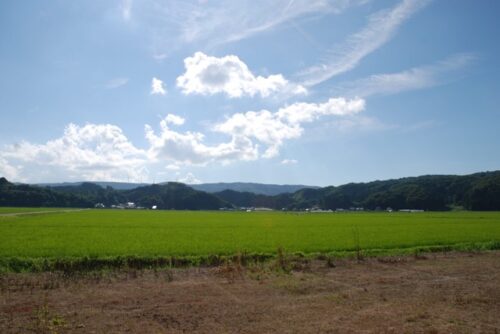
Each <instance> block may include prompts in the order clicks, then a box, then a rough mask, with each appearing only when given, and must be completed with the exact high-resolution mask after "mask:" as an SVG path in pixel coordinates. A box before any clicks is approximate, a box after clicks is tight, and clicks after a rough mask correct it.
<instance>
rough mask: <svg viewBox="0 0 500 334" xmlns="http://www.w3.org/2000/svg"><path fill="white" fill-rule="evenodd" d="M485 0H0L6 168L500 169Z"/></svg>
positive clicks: (270, 176) (1, 152) (170, 177)
mask: <svg viewBox="0 0 500 334" xmlns="http://www.w3.org/2000/svg"><path fill="white" fill-rule="evenodd" d="M499 16H500V2H499V1H496V0H481V1H473V0H467V1H466V0H434V1H432V0H273V1H267V0H249V1H243V0H242V1H235V0H220V1H212V0H203V1H202V0H192V1H171V0H164V1H159V0H141V1H138V0H109V1H97V0H85V1H83V0H81V1H79V0H75V1H63V0H52V1H41V0H30V1H17V0H5V1H1V2H0V41H1V44H0V74H1V75H0V116H1V117H0V176H4V177H6V178H7V179H8V180H10V181H14V182H26V183H43V182H63V181H67V182H72V181H123V182H148V183H153V182H156V183H158V182H165V181H179V182H184V183H200V182H203V183H207V182H261V183H278V184H307V185H319V186H326V185H340V184H345V183H348V182H366V181H373V180H382V179H391V178H399V177H406V176H418V175H425V174H468V173H474V172H479V171H487V170H497V169H500V151H499V147H500V145H499V144H500V108H499V106H500V94H499V93H500V39H499V36H500V25H499V24H498V17H499Z"/></svg>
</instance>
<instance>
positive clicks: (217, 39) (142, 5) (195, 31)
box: [120, 0, 369, 57]
mask: <svg viewBox="0 0 500 334" xmlns="http://www.w3.org/2000/svg"><path fill="white" fill-rule="evenodd" d="M368 1H369V0H273V1H267V0H241V1H233V0H220V1H197V2H194V1H180V0H165V1H140V2H134V22H136V21H137V22H140V23H141V24H142V25H143V26H144V27H145V29H146V31H148V36H149V38H151V40H152V42H153V48H154V49H155V50H154V54H155V55H158V54H160V55H163V57H166V56H167V54H168V53H170V52H171V51H172V50H174V49H176V48H182V47H183V46H186V45H196V47H197V48H198V49H201V50H207V49H210V48H212V47H215V46H217V45H222V44H226V43H231V42H237V41H240V40H244V39H247V38H250V37H253V36H255V35H258V34H262V33H265V32H268V31H272V30H273V29H276V28H278V27H280V26H283V25H284V24H285V23H287V22H291V21H292V20H297V19H299V18H303V17H311V16H324V15H329V14H339V13H341V12H343V11H345V10H346V9H347V8H350V7H353V6H358V5H362V4H365V3H366V2H368ZM120 11H121V13H122V16H123V17H124V18H126V17H128V19H125V21H129V19H130V17H131V2H130V0H124V2H123V4H122V5H121V6H120ZM166 46H168V49H167V48H166Z"/></svg>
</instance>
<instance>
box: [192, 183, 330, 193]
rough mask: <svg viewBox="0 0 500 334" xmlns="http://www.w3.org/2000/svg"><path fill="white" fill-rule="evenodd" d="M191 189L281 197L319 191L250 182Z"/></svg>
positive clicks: (310, 187)
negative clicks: (231, 191) (282, 195)
mask: <svg viewBox="0 0 500 334" xmlns="http://www.w3.org/2000/svg"><path fill="white" fill-rule="evenodd" d="M189 186H190V187H191V188H193V189H196V190H201V191H206V192H208V193H217V192H221V191H224V190H233V191H238V192H249V193H254V194H260V195H269V196H274V195H279V194H284V193H294V192H296V191H297V190H299V189H303V188H309V189H318V188H320V187H316V186H304V185H295V184H293V185H290V184H283V185H281V184H263V183H249V182H232V183H223V182H222V183H202V184H191V185H189Z"/></svg>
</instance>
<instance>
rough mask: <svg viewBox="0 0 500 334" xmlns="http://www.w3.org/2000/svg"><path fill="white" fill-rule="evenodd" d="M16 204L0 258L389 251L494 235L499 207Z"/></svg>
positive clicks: (2, 220)
mask: <svg viewBox="0 0 500 334" xmlns="http://www.w3.org/2000/svg"><path fill="white" fill-rule="evenodd" d="M16 210H19V211H20V212H26V210H27V209H12V208H11V209H8V208H2V209H1V210H0V259H2V258H3V259H5V258H13V257H16V258H35V259H36V258H52V259H54V258H68V257H70V258H74V257H85V256H87V257H113V256H114V257H116V256H138V257H158V256H178V257H179V256H180V257H182V256H207V255H214V254H215V255H231V254H235V253H238V252H245V253H275V252H276V250H277V249H278V248H283V249H285V250H286V251H287V252H290V253H293V252H301V253H304V254H309V253H328V252H335V251H337V252H341V251H352V250H354V249H356V248H357V247H358V246H359V248H361V249H363V250H391V249H404V248H412V247H429V246H443V245H457V244H467V243H476V244H478V243H479V244H481V243H493V244H498V242H499V241H500V212H425V213H386V212H382V213H292V212H208V211H140V210H85V211H77V212H76V211H75V212H59V213H53V212H48V213H42V214H40V213H37V214H33V215H30V214H27V215H26V214H25V215H18V216H15V215H6V214H5V213H12V212H16ZM52 210H54V209H52ZM33 211H37V212H38V211H41V210H40V209H33ZM358 240H359V242H358Z"/></svg>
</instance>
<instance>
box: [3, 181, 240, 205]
mask: <svg viewBox="0 0 500 334" xmlns="http://www.w3.org/2000/svg"><path fill="white" fill-rule="evenodd" d="M126 202H134V203H135V204H136V205H137V206H142V207H149V208H150V207H152V206H153V205H154V206H156V207H157V208H158V209H177V210H217V209H219V208H221V207H232V205H231V204H229V203H227V202H225V201H224V200H222V199H220V198H219V197H217V196H214V195H212V194H209V193H206V192H203V191H198V190H195V189H193V188H190V187H188V186H186V185H185V184H182V183H177V182H169V183H165V184H153V185H147V186H142V187H137V188H134V189H130V190H115V189H113V188H111V187H106V188H104V187H102V186H100V185H97V184H95V183H90V182H83V183H75V184H68V183H66V184H64V185H58V186H52V187H51V186H45V187H41V186H31V185H26V184H13V183H10V182H9V181H7V180H6V179H5V178H0V206H33V207H82V208H91V207H94V205H95V204H97V203H103V204H104V205H105V206H106V207H109V206H111V205H118V204H121V203H126Z"/></svg>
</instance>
